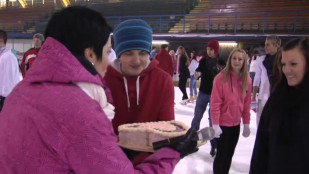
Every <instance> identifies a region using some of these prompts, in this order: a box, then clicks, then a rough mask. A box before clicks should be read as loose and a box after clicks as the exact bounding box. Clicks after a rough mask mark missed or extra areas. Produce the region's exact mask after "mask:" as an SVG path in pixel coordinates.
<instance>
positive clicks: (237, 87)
mask: <svg viewBox="0 0 309 174" xmlns="http://www.w3.org/2000/svg"><path fill="white" fill-rule="evenodd" d="M247 61H248V57H247V54H246V52H245V51H244V50H243V49H240V48H236V49H234V50H233V51H232V52H231V53H230V56H229V58H228V60H227V65H226V67H225V68H224V69H223V70H222V71H221V72H220V73H219V74H218V75H217V76H216V78H215V80H214V83H213V89H212V92H211V102H210V104H211V107H210V109H211V120H212V127H213V128H214V130H215V137H216V138H217V141H216V143H217V154H216V156H215V159H214V163H213V172H214V174H228V173H229V170H230V166H231V162H232V158H233V155H234V151H235V147H236V145H237V142H238V139H239V132H240V124H241V119H242V122H243V125H244V126H243V133H242V135H243V136H244V137H248V136H249V135H250V128H249V123H250V104H251V84H252V80H251V78H250V76H249V73H248V63H247Z"/></svg>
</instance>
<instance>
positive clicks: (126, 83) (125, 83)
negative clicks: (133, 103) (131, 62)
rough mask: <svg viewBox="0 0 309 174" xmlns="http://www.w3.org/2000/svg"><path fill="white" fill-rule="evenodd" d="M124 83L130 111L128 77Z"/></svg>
mask: <svg viewBox="0 0 309 174" xmlns="http://www.w3.org/2000/svg"><path fill="white" fill-rule="evenodd" d="M123 83H124V88H125V90H126V94H127V103H128V109H130V99H129V92H128V81H127V79H126V77H123Z"/></svg>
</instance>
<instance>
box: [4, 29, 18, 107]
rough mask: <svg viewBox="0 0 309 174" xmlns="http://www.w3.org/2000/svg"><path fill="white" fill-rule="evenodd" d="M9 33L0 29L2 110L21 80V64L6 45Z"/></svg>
mask: <svg viewBox="0 0 309 174" xmlns="http://www.w3.org/2000/svg"><path fill="white" fill-rule="evenodd" d="M7 39H8V37H7V33H6V31H4V30H0V112H1V110H2V107H3V105H4V100H5V98H6V97H7V96H8V95H9V94H10V93H11V92H12V90H13V88H14V87H15V86H16V84H17V83H18V82H19V81H20V74H19V66H18V62H17V59H16V56H15V55H14V54H13V52H12V51H11V49H10V48H8V47H7V46H6V42H7Z"/></svg>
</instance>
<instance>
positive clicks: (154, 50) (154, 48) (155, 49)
mask: <svg viewBox="0 0 309 174" xmlns="http://www.w3.org/2000/svg"><path fill="white" fill-rule="evenodd" d="M156 55H157V47H155V46H153V47H152V49H151V52H150V56H149V59H150V60H152V59H153V58H154V57H155V56H156Z"/></svg>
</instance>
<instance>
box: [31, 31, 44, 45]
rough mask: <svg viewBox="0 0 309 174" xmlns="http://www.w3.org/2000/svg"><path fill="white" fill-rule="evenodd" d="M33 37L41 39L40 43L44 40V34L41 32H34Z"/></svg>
mask: <svg viewBox="0 0 309 174" xmlns="http://www.w3.org/2000/svg"><path fill="white" fill-rule="evenodd" d="M34 38H38V39H40V40H41V41H42V43H43V42H44V40H45V39H44V36H43V34H41V33H36V34H34V35H33V39H34Z"/></svg>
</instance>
